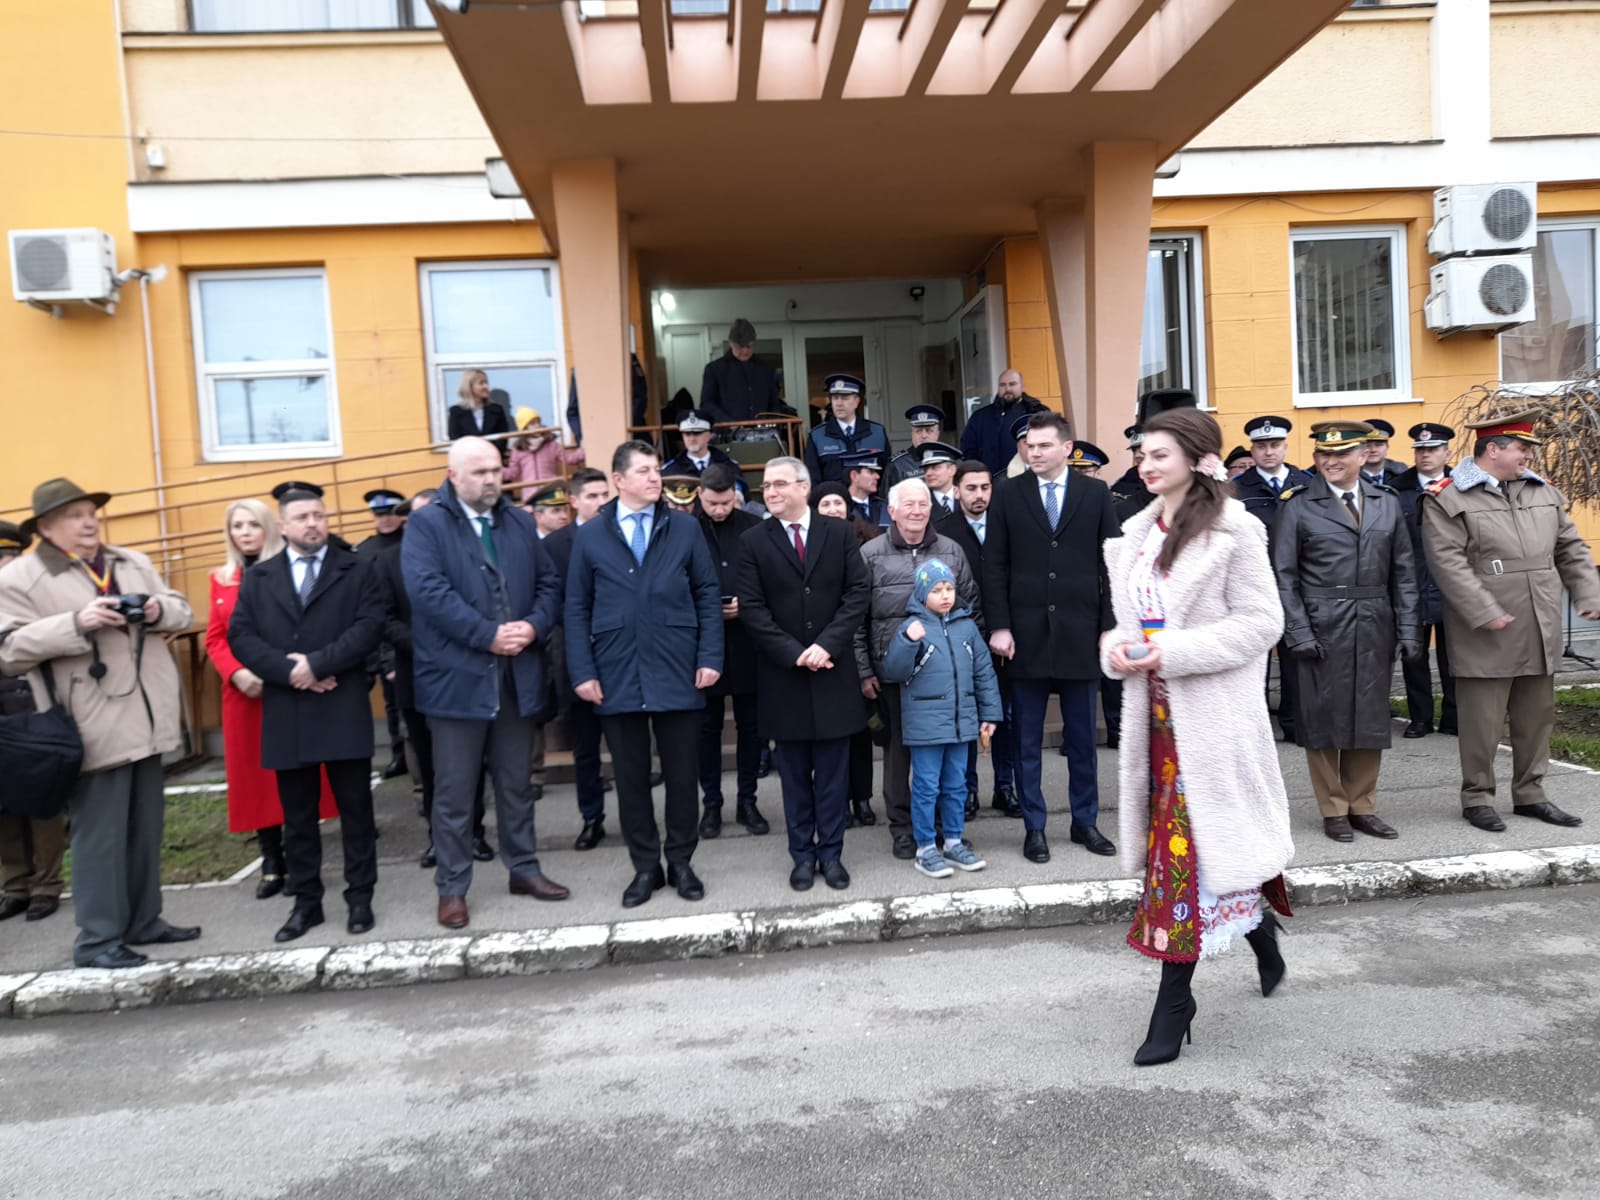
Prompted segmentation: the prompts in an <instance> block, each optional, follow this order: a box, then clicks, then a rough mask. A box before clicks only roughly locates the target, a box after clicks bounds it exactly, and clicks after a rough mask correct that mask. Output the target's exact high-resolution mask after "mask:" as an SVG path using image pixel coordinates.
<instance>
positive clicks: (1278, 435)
mask: <svg viewBox="0 0 1600 1200" xmlns="http://www.w3.org/2000/svg"><path fill="white" fill-rule="evenodd" d="M1293 431H1294V423H1293V422H1292V421H1287V420H1285V419H1284V418H1282V417H1257V418H1256V419H1255V420H1253V421H1246V422H1245V423H1244V435H1245V437H1247V438H1249V439H1250V440H1251V441H1252V442H1279V441H1282V440H1283V439H1284V438H1286V437H1288V436H1289V434H1290V433H1292V432H1293Z"/></svg>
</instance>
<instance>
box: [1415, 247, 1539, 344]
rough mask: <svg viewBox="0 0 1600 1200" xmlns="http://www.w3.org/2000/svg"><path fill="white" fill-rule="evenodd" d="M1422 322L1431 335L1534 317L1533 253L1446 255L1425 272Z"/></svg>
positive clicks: (1500, 325)
mask: <svg viewBox="0 0 1600 1200" xmlns="http://www.w3.org/2000/svg"><path fill="white" fill-rule="evenodd" d="M1422 315H1423V320H1424V321H1426V322H1427V326H1428V328H1429V329H1431V330H1433V331H1434V332H1435V333H1454V332H1456V331H1457V330H1461V329H1505V328H1507V327H1509V326H1512V325H1521V324H1522V323H1523V322H1524V321H1531V320H1533V317H1534V304H1533V255H1531V254H1500V255H1496V256H1495V257H1493V258H1447V259H1445V261H1444V262H1441V263H1435V264H1434V265H1433V269H1432V270H1431V271H1429V272H1428V299H1427V301H1426V302H1425V303H1424V304H1423V306H1422Z"/></svg>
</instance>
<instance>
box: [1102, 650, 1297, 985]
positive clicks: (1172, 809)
mask: <svg viewBox="0 0 1600 1200" xmlns="http://www.w3.org/2000/svg"><path fill="white" fill-rule="evenodd" d="M1281 880H1282V876H1279V877H1278V878H1277V879H1275V880H1273V881H1272V882H1273V884H1274V885H1278V887H1277V888H1276V889H1275V890H1277V891H1280V892H1281ZM1269 886H1270V885H1269ZM1261 893H1262V889H1261V888H1250V889H1248V890H1246V891H1242V892H1229V893H1228V894H1227V895H1225V896H1213V895H1211V893H1209V892H1207V891H1206V890H1205V889H1204V888H1202V887H1201V886H1200V866H1199V858H1198V853H1197V850H1196V847H1195V844H1194V836H1193V834H1192V833H1191V832H1190V829H1189V806H1188V804H1187V803H1186V802H1185V801H1184V797H1183V773H1182V771H1181V770H1180V769H1179V766H1178V743H1177V739H1176V738H1175V737H1174V736H1173V732H1172V712H1171V709H1169V708H1168V706H1167V684H1166V680H1164V679H1162V678H1161V677H1160V676H1159V675H1152V676H1151V677H1150V833H1149V837H1148V838H1147V839H1146V842H1145V862H1144V892H1143V894H1142V895H1141V896H1140V897H1139V907H1138V910H1137V911H1136V912H1135V913H1134V915H1133V925H1132V926H1131V927H1130V928H1129V930H1128V945H1130V946H1132V947H1133V948H1134V949H1135V950H1137V951H1139V953H1141V954H1147V955H1149V956H1150V957H1151V958H1159V959H1161V960H1163V961H1164V962H1194V961H1195V960H1196V959H1198V958H1202V957H1205V958H1209V957H1210V956H1211V955H1213V954H1220V953H1222V952H1223V951H1224V950H1226V949H1227V948H1228V946H1229V945H1230V944H1231V943H1232V942H1233V939H1234V938H1236V937H1243V936H1244V935H1245V934H1247V933H1249V932H1250V931H1251V930H1252V929H1254V928H1255V927H1256V926H1258V925H1260V924H1261V904H1262V894H1261ZM1274 907H1277V908H1280V910H1281V911H1283V912H1284V913H1285V914H1286V915H1287V912H1288V905H1287V902H1285V903H1283V904H1281V905H1280V904H1278V903H1277V899H1276V896H1274Z"/></svg>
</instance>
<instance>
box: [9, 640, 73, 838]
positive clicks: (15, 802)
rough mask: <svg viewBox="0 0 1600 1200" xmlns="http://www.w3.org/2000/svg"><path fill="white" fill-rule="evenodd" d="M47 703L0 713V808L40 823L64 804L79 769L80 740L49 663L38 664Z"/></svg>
mask: <svg viewBox="0 0 1600 1200" xmlns="http://www.w3.org/2000/svg"><path fill="white" fill-rule="evenodd" d="M41 671H42V673H43V675H44V687H45V691H47V692H49V693H50V707H49V708H48V709H46V710H45V711H44V712H32V713H22V714H20V715H18V716H14V717H0V812H5V813H9V814H10V815H12V816H17V817H27V818H28V819H29V820H30V821H44V820H48V819H49V818H51V817H54V816H56V815H57V814H58V813H60V812H61V811H62V810H63V809H65V808H66V807H67V799H68V797H70V796H71V795H72V789H73V787H74V786H76V785H77V782H78V775H79V773H80V772H81V770H82V768H83V739H82V738H81V737H80V736H78V725H77V722H75V721H74V720H73V719H72V714H71V713H69V712H67V710H66V707H65V706H64V705H63V704H62V703H61V701H60V700H59V699H58V698H57V697H56V683H55V676H54V673H53V672H52V670H51V668H50V664H49V663H45V664H44V666H43V667H42V668H41Z"/></svg>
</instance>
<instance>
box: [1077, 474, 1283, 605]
mask: <svg viewBox="0 0 1600 1200" xmlns="http://www.w3.org/2000/svg"><path fill="white" fill-rule="evenodd" d="M1165 510H1166V504H1165V502H1164V501H1162V500H1160V499H1157V500H1155V501H1154V502H1153V503H1151V504H1148V505H1146V506H1145V507H1144V508H1143V509H1142V510H1141V511H1139V512H1137V513H1135V514H1134V515H1133V516H1131V517H1129V518H1128V520H1127V522H1126V523H1125V524H1124V525H1123V526H1122V537H1121V538H1119V539H1116V540H1115V541H1108V542H1107V543H1106V546H1107V548H1108V550H1109V549H1110V548H1111V547H1113V546H1114V547H1116V554H1117V559H1116V565H1115V567H1114V568H1113V569H1112V571H1111V575H1112V578H1113V581H1114V584H1113V587H1114V590H1115V592H1116V593H1117V594H1118V595H1121V594H1123V593H1125V592H1126V583H1127V578H1128V573H1129V572H1130V571H1131V570H1132V569H1133V560H1132V557H1131V555H1130V553H1129V551H1135V552H1136V551H1137V548H1138V547H1139V546H1142V545H1143V544H1144V540H1145V537H1146V536H1147V535H1148V534H1149V532H1150V527H1151V526H1152V525H1154V524H1155V523H1156V520H1157V519H1158V518H1159V517H1160V516H1161V515H1162V514H1163V513H1164V512H1165ZM1240 537H1260V538H1262V539H1263V540H1264V539H1265V537H1266V532H1265V529H1264V528H1263V527H1262V524H1261V522H1260V521H1258V520H1257V519H1256V518H1255V517H1253V516H1251V515H1250V513H1249V511H1248V510H1247V509H1246V508H1245V506H1244V505H1243V504H1242V503H1241V502H1240V501H1238V500H1234V499H1232V498H1231V497H1230V498H1229V499H1228V500H1226V501H1224V502H1223V506H1222V519H1221V520H1220V521H1218V522H1217V524H1216V525H1215V526H1213V527H1212V528H1211V529H1210V530H1208V531H1207V532H1205V533H1203V534H1201V535H1200V536H1199V537H1197V538H1196V539H1195V540H1194V541H1192V542H1190V543H1189V544H1188V546H1186V547H1185V548H1184V551H1183V553H1182V554H1180V555H1179V556H1178V561H1177V562H1175V563H1173V564H1172V571H1171V573H1170V574H1169V575H1168V576H1167V585H1168V586H1167V587H1166V589H1164V590H1165V594H1166V600H1167V606H1168V617H1169V619H1171V618H1173V617H1176V616H1178V615H1180V614H1181V612H1182V609H1183V605H1184V602H1185V600H1186V599H1187V598H1188V597H1189V596H1191V595H1193V594H1194V593H1195V586H1194V585H1195V583H1196V581H1198V580H1199V579H1201V578H1203V577H1204V576H1206V575H1207V574H1208V573H1210V572H1212V571H1214V570H1216V569H1218V563H1219V562H1221V561H1223V560H1225V558H1226V556H1227V555H1228V553H1229V552H1230V551H1231V548H1232V546H1233V545H1234V542H1235V540H1236V539H1238V538H1240Z"/></svg>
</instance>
